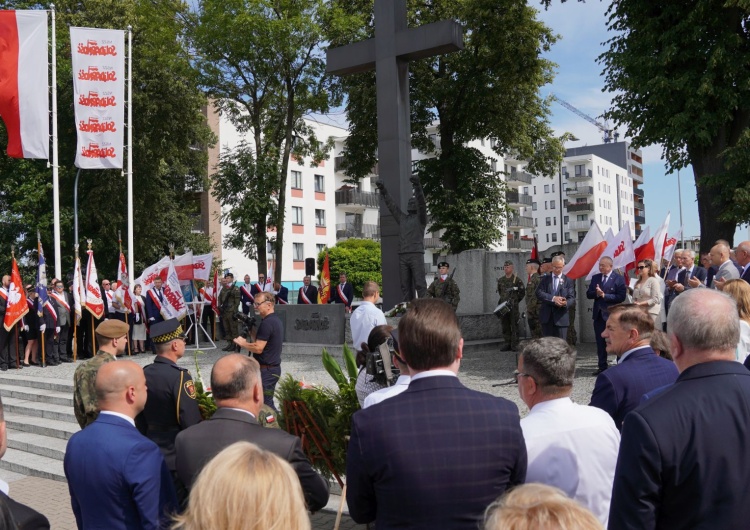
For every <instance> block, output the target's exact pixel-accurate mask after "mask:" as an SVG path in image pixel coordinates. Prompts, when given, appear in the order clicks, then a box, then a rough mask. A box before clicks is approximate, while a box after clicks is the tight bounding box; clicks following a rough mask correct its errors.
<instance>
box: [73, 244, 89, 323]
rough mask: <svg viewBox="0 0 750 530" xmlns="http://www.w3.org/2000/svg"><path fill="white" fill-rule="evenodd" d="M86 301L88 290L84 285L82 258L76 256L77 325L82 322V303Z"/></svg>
mask: <svg viewBox="0 0 750 530" xmlns="http://www.w3.org/2000/svg"><path fill="white" fill-rule="evenodd" d="M82 300H83V301H84V302H85V300H86V288H85V286H84V283H83V274H81V258H79V257H78V256H76V264H75V268H74V269H73V307H74V308H75V312H76V324H77V323H79V322H80V321H81V317H82V316H83V308H82V304H81V301H82Z"/></svg>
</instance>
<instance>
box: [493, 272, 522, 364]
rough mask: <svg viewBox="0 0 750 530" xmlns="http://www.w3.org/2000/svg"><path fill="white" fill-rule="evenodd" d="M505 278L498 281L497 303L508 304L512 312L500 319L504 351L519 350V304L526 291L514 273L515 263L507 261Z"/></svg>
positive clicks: (502, 277)
mask: <svg viewBox="0 0 750 530" xmlns="http://www.w3.org/2000/svg"><path fill="white" fill-rule="evenodd" d="M503 270H504V271H505V276H500V277H499V278H498V279H497V293H498V294H499V295H500V298H499V299H498V301H497V303H498V305H500V304H502V303H503V302H508V304H509V305H510V312H509V313H506V314H505V315H503V316H502V317H500V323H501V325H502V327H503V339H505V347H504V348H503V349H504V350H507V349H511V350H514V351H517V350H518V320H519V318H520V316H521V315H520V312H519V306H518V304H519V303H520V302H521V300H523V298H524V296H526V290H525V289H524V286H523V280H521V278H519V277H518V275H516V274H515V273H514V272H513V262H512V261H506V262H505V265H504V266H503Z"/></svg>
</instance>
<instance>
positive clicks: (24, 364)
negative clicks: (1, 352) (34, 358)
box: [23, 361, 31, 368]
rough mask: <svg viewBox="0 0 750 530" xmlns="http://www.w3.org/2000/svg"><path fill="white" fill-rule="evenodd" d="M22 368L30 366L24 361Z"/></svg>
mask: <svg viewBox="0 0 750 530" xmlns="http://www.w3.org/2000/svg"><path fill="white" fill-rule="evenodd" d="M23 366H24V367H25V368H28V367H29V366H31V364H29V363H27V362H26V361H24V362H23Z"/></svg>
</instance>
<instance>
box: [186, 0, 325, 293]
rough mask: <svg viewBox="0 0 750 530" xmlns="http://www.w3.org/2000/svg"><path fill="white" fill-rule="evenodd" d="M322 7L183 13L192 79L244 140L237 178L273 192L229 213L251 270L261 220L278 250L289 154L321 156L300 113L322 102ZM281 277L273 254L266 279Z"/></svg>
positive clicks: (267, 5) (221, 7)
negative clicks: (196, 76)
mask: <svg viewBox="0 0 750 530" xmlns="http://www.w3.org/2000/svg"><path fill="white" fill-rule="evenodd" d="M327 9H328V7H327V2H325V1H324V0H276V1H270V0H200V1H199V2H198V7H197V11H196V12H195V13H194V15H193V16H192V17H191V23H190V25H189V30H188V35H189V38H190V41H191V44H192V45H193V47H194V49H195V52H196V54H197V56H196V58H195V65H196V66H197V68H198V70H199V72H200V82H201V84H202V85H203V86H204V87H205V89H206V91H207V92H208V94H209V96H210V97H211V98H213V99H214V102H215V104H216V106H217V107H218V108H219V109H220V110H221V112H223V113H225V114H226V115H227V116H228V117H229V119H230V120H231V122H232V123H233V124H234V125H235V126H236V127H237V129H238V130H239V131H240V132H241V133H247V134H248V135H249V136H250V137H251V139H252V140H251V146H250V147H248V148H246V149H244V150H243V152H244V154H243V157H242V158H243V159H244V160H245V162H249V160H248V158H247V157H248V156H249V157H251V158H252V159H253V160H254V161H253V168H250V167H247V168H245V176H246V177H247V178H249V179H251V180H252V179H261V178H262V179H263V183H262V184H252V186H253V187H254V188H258V187H262V188H264V189H266V190H272V193H273V194H274V197H275V199H274V200H275V203H276V204H275V207H270V205H269V207H268V208H252V209H250V210H248V211H246V212H243V211H240V212H236V213H234V214H233V215H234V217H235V219H234V222H233V224H232V227H233V229H234V230H235V231H236V230H238V229H240V228H243V229H246V230H247V229H250V230H251V232H252V234H253V235H252V236H251V237H250V239H251V241H249V242H246V241H242V237H243V236H247V234H248V233H250V232H247V233H245V234H242V233H239V234H236V235H234V236H230V237H229V238H228V239H227V242H229V243H230V244H232V245H233V246H236V248H240V249H242V250H243V252H245V254H246V255H247V256H248V257H252V258H255V259H257V260H258V263H259V267H260V271H259V272H264V273H265V272H267V271H266V270H265V268H266V227H267V226H273V227H275V228H276V238H275V240H274V245H275V251H276V255H277V256H281V255H282V250H283V244H284V217H285V209H286V187H287V170H288V165H289V161H290V158H291V156H292V155H294V158H295V159H297V160H302V159H303V157H304V156H311V157H312V159H313V160H312V165H315V164H316V163H318V162H320V160H322V158H323V156H324V155H323V153H324V152H325V146H323V145H322V143H321V142H320V141H319V140H318V139H317V138H315V136H314V135H313V134H312V131H311V130H310V129H309V128H308V127H307V126H306V125H305V123H304V121H303V119H302V118H303V116H304V115H305V114H306V113H310V112H326V111H327V110H328V106H329V98H330V93H329V91H328V89H327V82H326V79H325V77H324V76H323V72H324V70H325V62H324V57H323V53H322V51H321V49H320V46H321V43H322V41H323V38H324V37H323V28H322V25H321V24H322V17H323V16H324V13H325V12H326V11H327ZM326 18H328V17H327V16H326ZM261 172H262V173H261ZM217 178H218V179H221V178H223V177H222V175H221V174H219V175H218V176H217ZM221 196H223V194H221ZM240 217H243V218H242V219H240ZM251 226H254V227H255V228H252V229H251V228H250V227H251ZM281 277H282V260H277V262H276V270H275V271H274V278H281Z"/></svg>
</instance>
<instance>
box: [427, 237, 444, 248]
mask: <svg viewBox="0 0 750 530" xmlns="http://www.w3.org/2000/svg"><path fill="white" fill-rule="evenodd" d="M444 246H445V243H443V241H442V240H441V239H440V238H439V237H426V238H424V248H443V247H444Z"/></svg>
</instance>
